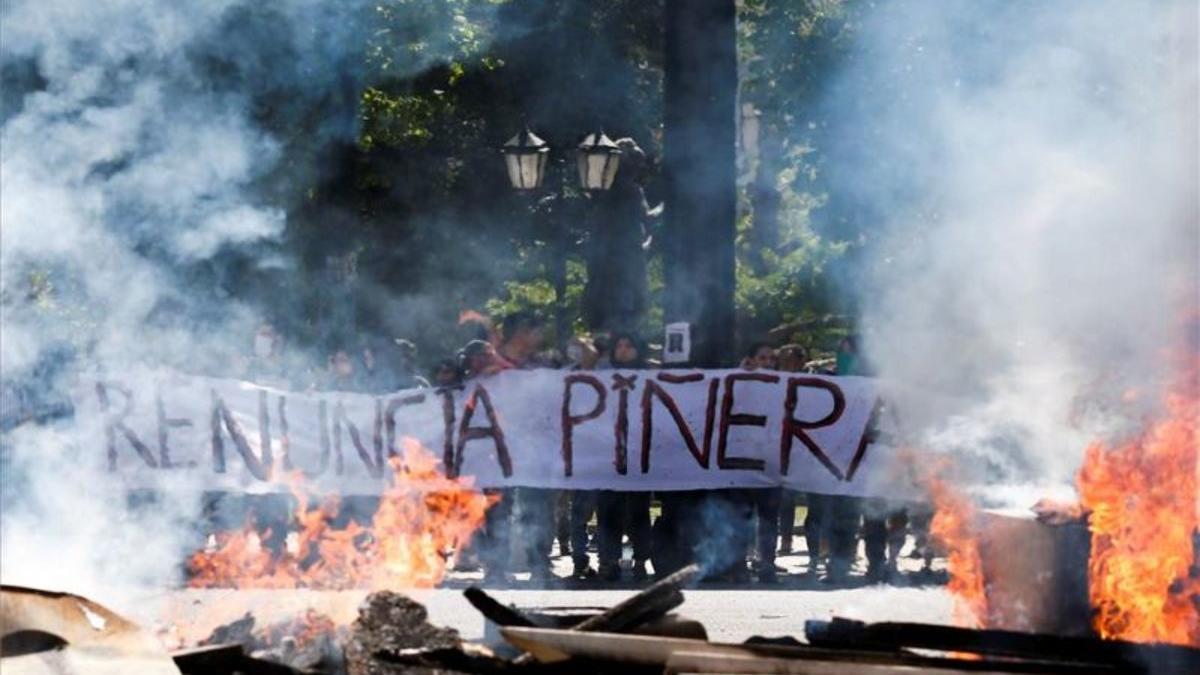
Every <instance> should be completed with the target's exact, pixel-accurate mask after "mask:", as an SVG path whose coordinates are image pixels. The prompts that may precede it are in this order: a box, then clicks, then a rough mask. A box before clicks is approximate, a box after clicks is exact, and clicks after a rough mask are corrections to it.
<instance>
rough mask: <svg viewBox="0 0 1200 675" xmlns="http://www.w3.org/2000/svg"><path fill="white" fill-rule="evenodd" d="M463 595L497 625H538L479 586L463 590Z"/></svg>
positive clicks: (530, 626) (528, 626)
mask: <svg viewBox="0 0 1200 675" xmlns="http://www.w3.org/2000/svg"><path fill="white" fill-rule="evenodd" d="M463 596H465V597H466V598H467V602H469V603H471V606H472V607H474V608H475V609H477V610H479V613H480V614H482V615H483V616H484V617H485V618H487V619H488V620H489V621H491V622H492V623H494V624H496V625H497V626H525V627H527V628H532V627H534V626H536V625H537V624H536V623H534V622H533V620H531V619H529V618H528V617H527V616H525V615H524V614H522V613H521V612H520V611H518V610H517V609H515V608H513V607H509V606H508V605H505V604H503V603H501V602H500V601H499V600H497V599H495V598H493V597H492V596H490V595H488V594H487V592H486V591H484V590H483V589H482V588H479V587H478V586H471V587H469V588H467V590H465V591H463Z"/></svg>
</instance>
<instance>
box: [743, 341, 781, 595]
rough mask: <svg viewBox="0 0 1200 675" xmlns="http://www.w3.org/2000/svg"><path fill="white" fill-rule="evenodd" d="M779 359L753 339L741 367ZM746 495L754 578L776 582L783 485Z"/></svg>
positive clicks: (773, 365)
mask: <svg viewBox="0 0 1200 675" xmlns="http://www.w3.org/2000/svg"><path fill="white" fill-rule="evenodd" d="M778 366H779V362H778V360H777V358H776V354H775V348H774V347H772V346H771V345H770V343H767V342H757V343H755V344H753V345H751V346H750V349H749V350H748V351H747V352H746V357H745V358H744V359H743V360H742V368H744V369H746V370H776V369H777V368H778ZM746 497H747V499H748V500H749V501H750V503H751V504H753V506H754V515H755V516H756V517H757V520H758V525H757V528H756V530H755V535H756V537H757V539H756V542H757V551H755V553H756V562H755V565H756V569H755V571H756V573H757V575H758V580H759V581H760V582H761V583H764V584H775V583H778V582H779V578H778V572H779V571H778V570H777V569H776V567H775V546H776V542H777V541H778V539H779V510H780V508H781V504H782V503H783V488H760V489H752V490H747V491H746Z"/></svg>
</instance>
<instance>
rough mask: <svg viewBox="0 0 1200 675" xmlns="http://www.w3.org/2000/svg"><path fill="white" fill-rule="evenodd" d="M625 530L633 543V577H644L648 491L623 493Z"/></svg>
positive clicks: (648, 537) (648, 539) (648, 541)
mask: <svg viewBox="0 0 1200 675" xmlns="http://www.w3.org/2000/svg"><path fill="white" fill-rule="evenodd" d="M625 516H626V521H625V522H626V532H628V533H629V539H630V542H631V543H632V544H633V578H634V579H637V580H639V581H641V580H642V579H645V578H646V561H648V560H650V554H651V547H652V545H653V544H652V538H651V534H650V493H649V492H627V493H625Z"/></svg>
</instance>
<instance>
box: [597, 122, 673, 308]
mask: <svg viewBox="0 0 1200 675" xmlns="http://www.w3.org/2000/svg"><path fill="white" fill-rule="evenodd" d="M616 145H617V147H618V148H619V149H620V151H621V167H620V170H619V171H617V174H616V176H615V177H614V179H613V184H612V188H611V189H609V190H608V191H606V192H605V193H604V194H601V195H596V196H595V197H594V199H595V200H596V201H598V202H599V203H598V204H596V205H595V206H596V209H594V210H595V211H596V212H597V218H598V220H599V222H600V223H602V224H603V225H602V226H601V227H595V228H593V234H592V241H591V242H590V245H589V246H588V256H587V279H588V281H587V284H586V285H585V286H584V289H583V298H582V303H581V305H582V311H583V319H584V322H585V323H586V324H587V325H588V326H590V327H592V328H593V329H594V330H609V331H631V330H636V328H637V326H638V325H639V324H640V322H641V320H642V318H643V316H644V315H645V312H646V307H647V305H648V302H647V298H648V294H647V286H646V284H647V279H648V277H647V274H646V250H645V249H646V244H647V241H648V239H647V236H646V224H647V223H648V222H649V221H650V219H652V218H654V217H656V216H657V213H658V210H657V209H650V208H649V207H648V206H647V204H646V196H645V193H644V192H643V190H642V187H641V185H640V183H639V181H640V180H641V179H642V175H641V174H642V170H643V167H644V166H645V162H646V153H645V152H644V151H643V150H642V149H641V148H640V147H639V146H638V144H637V143H636V142H635V141H634V140H633V139H632V138H622V139H618V140H617V142H616Z"/></svg>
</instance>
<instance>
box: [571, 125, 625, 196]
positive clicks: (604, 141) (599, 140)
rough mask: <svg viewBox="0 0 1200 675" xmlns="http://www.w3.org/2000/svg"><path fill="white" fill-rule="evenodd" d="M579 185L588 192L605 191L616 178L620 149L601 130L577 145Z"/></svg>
mask: <svg viewBox="0 0 1200 675" xmlns="http://www.w3.org/2000/svg"><path fill="white" fill-rule="evenodd" d="M578 163H579V185H580V186H581V187H582V188H583V189H584V190H587V191H589V192H602V191H607V190H608V189H610V188H611V187H612V184H613V179H614V178H616V177H617V167H618V166H620V164H621V149H620V148H618V147H617V144H616V143H614V142H613V140H612V139H611V138H609V137H608V136H607V135H606V134H605V133H604V130H603V129H597V130H596V131H594V132H592V133H590V134H588V135H587V136H584V137H583V141H582V142H581V143H580V144H579V158H578Z"/></svg>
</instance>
